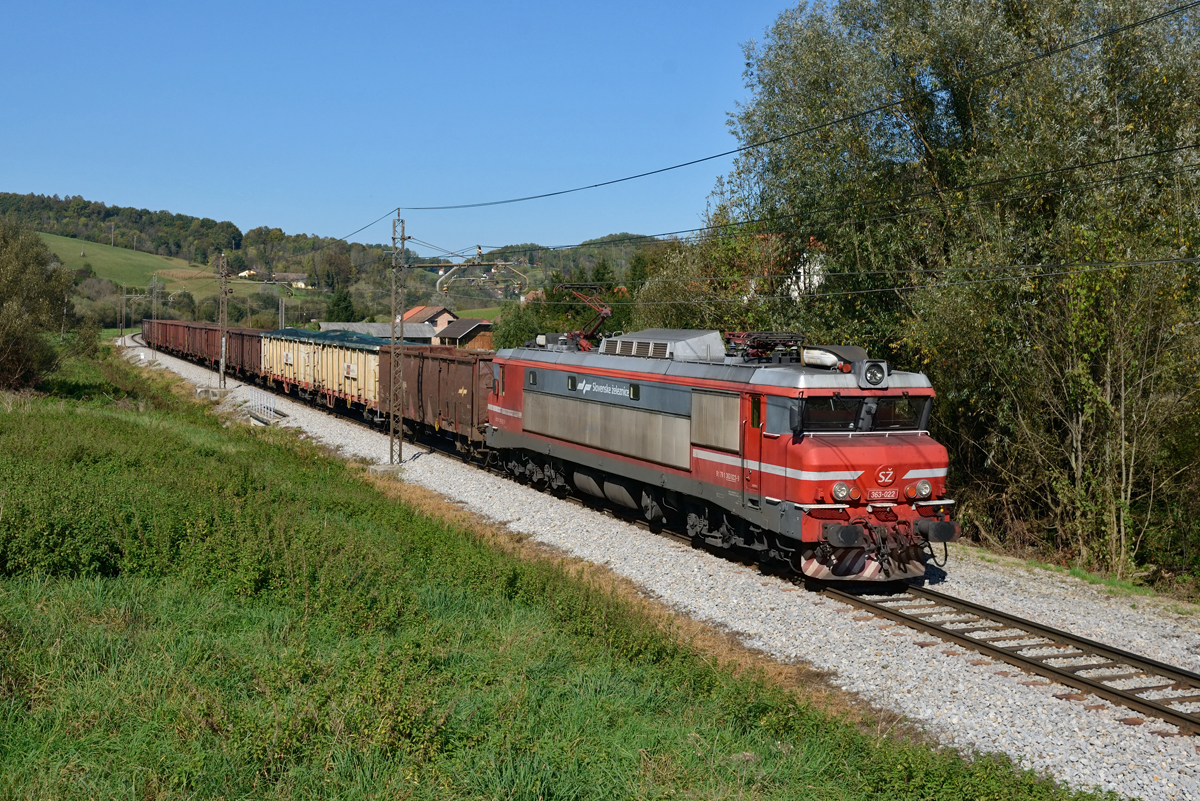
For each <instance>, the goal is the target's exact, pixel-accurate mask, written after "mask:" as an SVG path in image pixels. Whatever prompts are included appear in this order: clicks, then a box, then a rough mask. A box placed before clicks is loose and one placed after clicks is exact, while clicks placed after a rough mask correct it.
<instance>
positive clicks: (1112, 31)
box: [400, 0, 1200, 211]
mask: <svg viewBox="0 0 1200 801" xmlns="http://www.w3.org/2000/svg"><path fill="white" fill-rule="evenodd" d="M1196 6H1200V0H1192V2H1190V3H1185V4H1183V5H1181V6H1176V7H1175V8H1172V9H1168V10H1167V11H1163V12H1161V13H1159V14H1154V15H1153V16H1150V17H1146V18H1145V19H1141V20H1137V21H1136V22H1130V23H1128V24H1125V25H1118V26H1116V27H1112V28H1108V29H1107V30H1104V31H1102V32H1100V33H1098V34H1095V35H1094V36H1089V37H1088V38H1086V39H1080V40H1079V41H1076V42H1072V43H1071V44H1066V45H1061V46H1059V47H1055V48H1051V49H1050V50H1047V51H1045V52H1043V53H1038V54H1036V55H1033V56H1029V57H1028V58H1024V59H1021V60H1020V61H1014V62H1012V63H1009V64H1005V65H1003V66H1001V67H996V68H995V69H991V70H988V71H986V72H982V73H980V74H978V75H973V76H970V77H968V78H963V79H961V80H958V81H952V82H951V83H949V84H947V85H946V86H944V87H942V88H941V89H931V90H929V91H925V92H917V93H914V94H910V95H905V96H903V97H901V98H899V99H898V100H893V101H891V102H888V103H882V104H880V105H877V106H873V107H871V108H869V109H866V110H864V111H858V112H855V113H854V114H850V115H848V116H845V117H839V118H837V119H833V120H828V121H826V122H822V123H817V124H816V125H810V126H808V127H807V128H802V129H800V130H796V131H790V132H788V133H784V134H779V135H778V136H773V137H770V138H768V139H763V140H761V141H758V142H751V143H750V144H747V145H742V146H741V147H736V148H734V149H732V150H726V151H724V152H723V153H717V154H715V155H712V156H704V157H703V158H698V159H692V160H691V161H685V162H682V163H680V164H673V165H671V166H670V167H660V168H659V169H656V170H649V171H647V172H640V173H637V174H636V175H628V176H626V177H624V178H614V179H612V180H609V181H601V182H599V183H595V184H588V185H587V186H577V187H575V188H573V189H560V190H558V191H556V192H543V193H541V194H538V195H526V196H524V197H514V198H507V199H504V200H489V201H485V202H482V203H457V204H453V205H449V206H401V207H400V209H401V210H403V211H448V210H453V209H477V208H482V207H484V206H503V205H508V204H510V203H524V202H526V201H529V200H541V199H543V198H548V197H558V196H559V195H569V194H572V193H574V192H583V191H586V190H588V189H598V188H600V187H603V186H612V185H613V184H620V183H625V182H626V181H634V180H637V179H639V178H647V177H649V176H651V175H659V174H661V173H664V172H670V171H672V170H678V169H682V168H683V167H691V166H693V165H695V164H702V163H704V162H706V161H712V160H714V159H720V158H725V157H726V156H734V155H737V154H738V153H744V152H746V151H748V150H753V149H755V148H760V147H765V146H767V145H773V144H776V143H778V142H783V141H786V140H788V139H792V138H794V137H797V136H803V135H804V134H808V133H812V132H814V131H819V130H822V129H824V128H829V127H832V126H834V125H839V124H841V123H843V122H851V121H853V120H856V119H860V118H862V117H866V116H869V115H871V114H876V113H878V112H880V111H886V110H888V109H891V108H895V107H896V106H899V105H902V104H904V103H907V102H909V101H911V100H915V99H917V98H920V97H927V96H929V95H933V94H937V93H940V92H944V91H946V90H947V89H950V88H952V87H956V86H965V85H967V84H972V83H976V82H977V81H981V80H984V79H985V78H990V77H992V76H995V75H999V74H1001V73H1005V72H1010V71H1013V70H1018V69H1021V68H1023V67H1026V66H1028V65H1030V64H1033V63H1036V62H1038V61H1042V60H1044V59H1047V58H1050V57H1052V56H1056V55H1058V54H1060V53H1065V52H1067V51H1069V50H1074V49H1075V48H1077V47H1082V46H1084V45H1088V44H1093V43H1095V42H1098V41H1100V40H1102V39H1106V38H1108V37H1110V36H1115V35H1116V34H1118V33H1123V32H1125V31H1128V30H1132V29H1133V28H1137V27H1140V26H1142V25H1148V24H1150V23H1151V22H1156V21H1158V20H1160V19H1164V18H1166V17H1169V16H1172V15H1174V14H1179V13H1182V12H1184V11H1187V10H1188V9H1191V8H1195V7H1196Z"/></svg>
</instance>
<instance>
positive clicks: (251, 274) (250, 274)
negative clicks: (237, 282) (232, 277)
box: [237, 270, 258, 278]
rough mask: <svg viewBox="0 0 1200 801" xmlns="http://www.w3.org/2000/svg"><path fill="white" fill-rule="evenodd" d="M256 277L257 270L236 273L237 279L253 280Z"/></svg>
mask: <svg viewBox="0 0 1200 801" xmlns="http://www.w3.org/2000/svg"><path fill="white" fill-rule="evenodd" d="M257 275H258V271H257V270H242V271H241V272H240V273H238V276H237V277H238V278H254V277H256V276H257Z"/></svg>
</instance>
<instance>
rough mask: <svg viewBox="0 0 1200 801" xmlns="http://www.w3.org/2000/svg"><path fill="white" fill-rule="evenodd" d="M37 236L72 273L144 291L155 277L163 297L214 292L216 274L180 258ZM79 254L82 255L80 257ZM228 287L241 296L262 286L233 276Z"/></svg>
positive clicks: (49, 236)
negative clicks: (84, 272) (179, 292)
mask: <svg viewBox="0 0 1200 801" xmlns="http://www.w3.org/2000/svg"><path fill="white" fill-rule="evenodd" d="M38 236H40V237H41V238H42V241H43V242H45V243H46V245H47V246H48V247H49V248H50V250H51V251H53V252H54V255H55V256H57V257H58V258H59V260H60V261H61V262H62V264H63V265H64V266H65V267H67V268H68V269H69V270H71V271H72V272H74V271H76V270H87V269H89V268H90V269H91V271H92V273H94V274H95V277H96V278H103V279H107V280H109V281H112V282H113V283H114V284H118V285H119V284H127V285H128V286H129V287H131V288H134V289H137V290H140V291H144V290H145V289H146V287H148V286H150V284H151V283H152V282H153V281H155V280H157V281H158V283H159V285H160V286H161V287H162V290H161V291H162V292H163V293H164V297H166V295H168V294H170V293H172V292H175V291H177V290H184V291H186V292H189V293H191V294H193V295H199V294H200V293H201V292H205V293H207V294H214V293H215V292H216V287H217V276H216V274H215V273H214V272H213V270H212V268H211V267H207V266H204V265H199V264H189V263H188V262H186V261H184V260H183V259H174V258H167V257H164V256H155V255H152V254H150V253H140V252H138V251H136V250H128V249H126V248H121V247H111V246H109V245H104V244H101V243H99V242H84V241H82V240H79V239H69V238H67V237H64V236H55V235H54V234H45V233H42V234H38ZM80 253H83V254H84V255H82V256H80V255H79V254H80ZM229 286H230V288H231V289H232V290H233V294H235V295H240V296H242V297H246V296H249V295H251V294H253V293H254V292H257V291H258V290H259V289H261V288H262V284H261V283H259V282H257V281H243V280H241V279H236V278H235V279H231V280H230V281H229Z"/></svg>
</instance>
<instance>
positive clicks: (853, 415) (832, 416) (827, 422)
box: [802, 397, 863, 431]
mask: <svg viewBox="0 0 1200 801" xmlns="http://www.w3.org/2000/svg"><path fill="white" fill-rule="evenodd" d="M862 404H863V399H862V398H835V397H825V398H820V397H818V398H805V399H804V409H803V414H802V425H803V430H804V431H853V430H854V429H855V428H857V426H858V415H859V412H861V411H862Z"/></svg>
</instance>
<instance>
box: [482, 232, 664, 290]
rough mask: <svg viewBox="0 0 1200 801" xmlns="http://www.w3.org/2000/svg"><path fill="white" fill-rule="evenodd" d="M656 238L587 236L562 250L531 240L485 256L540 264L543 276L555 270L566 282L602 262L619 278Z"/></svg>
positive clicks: (585, 275) (581, 277) (587, 273)
mask: <svg viewBox="0 0 1200 801" xmlns="http://www.w3.org/2000/svg"><path fill="white" fill-rule="evenodd" d="M659 241H660V240H657V239H654V238H653V237H649V236H643V235H640V234H629V233H620V234H609V235H608V236H602V237H600V238H599V239H589V240H587V241H585V242H582V243H580V244H578V245H576V246H574V247H571V248H562V249H555V248H552V247H547V246H545V245H537V244H533V243H524V244H520V245H505V246H504V247H501V248H495V249H492V250H489V251H487V252H486V253H485V256H486V257H487V258H488V259H489V260H497V261H518V262H525V263H527V264H531V265H540V266H541V267H542V269H543V271H544V273H545V274H546V275H551V274H553V273H555V272H558V273H561V274H562V276H563V278H564V279H566V280H568V281H587V280H588V276H590V275H591V274H592V270H593V269H594V268H595V267H596V265H598V264H600V263H601V261H604V262H606V263H607V264H608V266H609V267H610V268H611V270H612V271H613V272H614V273H615V274H616V275H617V276H618V277H620V278H624V277H626V275H627V274H628V270H629V264H630V261H631V260H632V259H633V254H634V253H636V252H637V251H638V249H639V248H642V247H645V246H647V245H650V244H653V243H656V242H659Z"/></svg>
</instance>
